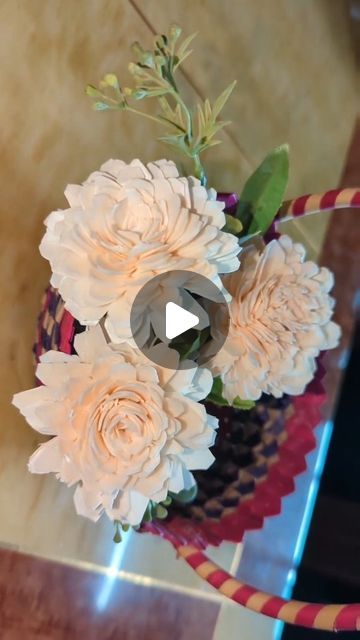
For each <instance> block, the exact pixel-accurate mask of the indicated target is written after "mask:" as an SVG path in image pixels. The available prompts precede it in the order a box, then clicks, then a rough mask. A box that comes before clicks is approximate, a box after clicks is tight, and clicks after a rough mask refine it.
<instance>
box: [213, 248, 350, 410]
mask: <svg viewBox="0 0 360 640" xmlns="http://www.w3.org/2000/svg"><path fill="white" fill-rule="evenodd" d="M223 282H224V285H225V287H226V288H227V290H228V291H229V292H230V294H231V295H232V296H233V298H232V301H231V303H230V305H229V310H230V328H229V333H228V337H227V339H226V342H225V344H224V346H223V348H222V349H221V350H220V351H219V353H217V354H216V356H215V357H214V358H213V360H212V362H210V364H208V366H209V367H210V368H211V370H212V372H213V374H214V375H215V376H221V379H222V381H223V384H224V389H223V393H224V396H225V398H226V399H227V400H228V401H229V402H232V401H233V400H234V398H236V397H237V396H239V397H240V398H241V399H243V400H257V399H258V398H260V396H261V394H262V393H267V394H271V395H273V396H275V397H276V398H279V397H281V396H282V395H283V394H284V393H288V394H290V395H298V394H301V393H303V391H304V390H305V387H306V385H307V384H308V383H309V382H310V381H311V380H312V378H313V376H314V373H315V368H316V363H315V358H316V357H317V356H318V355H319V352H320V351H321V350H323V349H332V348H333V347H336V346H337V344H338V341H339V337H340V328H339V326H338V325H337V324H335V323H334V322H332V321H331V320H330V318H331V316H332V313H333V306H334V301H333V299H332V298H331V297H330V296H329V294H328V293H329V291H330V289H331V288H332V286H333V276H332V274H331V273H330V271H328V269H325V268H320V267H318V266H317V265H316V264H314V263H313V262H306V261H305V249H304V247H303V246H302V245H300V244H294V243H293V242H292V240H291V239H290V238H289V237H288V236H281V237H280V239H279V240H273V241H272V242H270V243H269V244H268V245H267V246H265V248H264V249H263V251H262V252H259V251H257V250H256V249H255V248H254V247H252V248H251V249H249V250H247V251H244V252H243V253H242V261H241V267H240V269H239V271H237V272H236V273H234V274H232V275H230V276H225V277H224V278H223Z"/></svg>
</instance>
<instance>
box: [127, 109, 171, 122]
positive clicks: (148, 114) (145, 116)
mask: <svg viewBox="0 0 360 640" xmlns="http://www.w3.org/2000/svg"><path fill="white" fill-rule="evenodd" d="M125 111H131V113H135V114H136V115H138V116H144V118H148V120H152V121H153V122H157V124H161V125H163V126H164V121H163V120H160V118H157V117H156V116H152V115H150V113H146V112H145V111H140V110H139V109H134V108H133V107H129V106H127V107H126V108H125Z"/></svg>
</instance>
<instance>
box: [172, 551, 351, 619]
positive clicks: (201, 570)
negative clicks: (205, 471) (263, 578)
mask: <svg viewBox="0 0 360 640" xmlns="http://www.w3.org/2000/svg"><path fill="white" fill-rule="evenodd" d="M177 552H178V554H179V555H180V556H181V557H183V558H184V559H185V560H186V562H187V563H188V564H189V565H190V566H191V567H192V569H194V570H195V571H196V573H198V574H199V576H201V578H202V579H203V580H206V582H208V583H209V584H211V586H212V587H215V589H217V590H218V591H219V592H220V593H222V594H223V595H224V596H226V597H227V598H230V600H233V601H234V602H237V604H240V605H242V606H243V607H246V608H247V609H251V610H252V611H257V612H258V613H262V614H264V615H265V616H269V617H270V618H276V619H278V620H282V621H283V622H287V623H289V624H295V625H298V626H301V627H307V628H311V629H322V630H324V631H355V630H356V631H360V604H314V603H310V602H299V601H298V600H284V598H279V597H278V596H274V595H271V594H269V593H265V592H263V591H259V590H258V589H255V588H254V587H251V586H249V585H248V584H244V583H243V582H240V581H239V580H236V579H235V578H233V577H232V576H231V575H230V574H229V573H227V572H226V571H224V570H223V569H221V568H220V567H219V566H218V565H216V564H215V563H214V562H212V561H211V560H209V558H208V557H207V556H206V555H205V554H204V553H203V552H202V551H199V549H196V547H192V546H190V545H187V546H179V547H177Z"/></svg>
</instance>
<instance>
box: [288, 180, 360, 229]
mask: <svg viewBox="0 0 360 640" xmlns="http://www.w3.org/2000/svg"><path fill="white" fill-rule="evenodd" d="M351 207H354V208H356V207H360V189H359V188H347V189H332V190H331V191H325V193H320V194H318V195H314V194H308V195H306V196H300V198H295V200H288V201H287V202H284V204H283V205H282V207H281V208H280V210H279V212H278V214H277V216H276V222H279V221H280V220H281V221H282V222H284V221H285V220H292V219H294V218H297V217H299V216H308V215H312V214H313V213H319V212H320V211H331V210H332V209H348V208H351Z"/></svg>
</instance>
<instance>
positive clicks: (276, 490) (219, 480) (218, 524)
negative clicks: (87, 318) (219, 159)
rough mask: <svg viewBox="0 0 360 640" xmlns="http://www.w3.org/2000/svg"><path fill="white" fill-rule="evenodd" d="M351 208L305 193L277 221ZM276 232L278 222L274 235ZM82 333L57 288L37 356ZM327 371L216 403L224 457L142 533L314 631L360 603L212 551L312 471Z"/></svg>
mask: <svg viewBox="0 0 360 640" xmlns="http://www.w3.org/2000/svg"><path fill="white" fill-rule="evenodd" d="M224 199H225V197H224ZM226 204H227V207H228V209H227V210H228V211H229V212H231V209H232V208H233V207H234V205H235V204H236V196H235V194H232V195H231V196H230V198H229V197H227V198H226ZM346 207H360V190H358V189H342V190H341V189H338V190H333V191H328V192H326V193H324V194H321V195H308V196H303V197H301V198H297V199H296V200H292V201H290V202H287V203H285V204H284V205H283V207H282V208H281V210H280V211H279V213H278V216H277V220H285V219H286V220H288V219H291V218H294V217H296V216H303V215H310V214H312V213H316V212H319V211H325V210H332V209H338V208H346ZM274 233H276V224H275V225H274V227H273V229H272V231H271V232H270V235H269V237H270V236H271V234H274ZM82 330H83V327H81V326H80V325H79V324H78V323H77V321H75V320H74V318H73V317H72V316H71V314H70V313H69V312H68V311H67V310H66V309H65V307H64V301H63V300H62V298H61V296H60V295H59V293H58V292H57V290H56V289H54V288H53V287H51V286H49V287H48V289H47V291H46V292H45V295H44V299H43V304H42V309H41V312H40V315H39V318H38V329H37V338H36V343H35V346H34V356H35V360H36V361H38V359H39V357H40V355H41V354H42V353H45V352H46V351H48V350H50V349H55V350H60V351H62V352H64V353H74V349H73V340H74V336H75V335H76V333H78V332H80V331H82ZM323 373H324V371H323V368H322V365H321V362H319V363H318V372H317V376H316V379H315V381H314V382H313V383H311V385H310V386H309V387H308V388H307V389H306V392H305V393H304V394H303V395H302V396H300V397H296V398H290V397H284V398H281V399H280V400H276V399H275V398H271V397H269V396H264V397H262V398H261V400H260V401H258V402H257V404H256V406H255V407H254V408H253V409H252V410H251V411H238V410H234V409H228V408H222V409H219V408H218V407H214V406H209V412H210V413H213V414H216V415H217V416H218V418H219V423H220V428H219V432H218V436H217V440H216V442H215V448H214V455H215V459H216V461H215V463H214V464H213V465H212V467H210V469H208V470H207V471H200V472H197V473H196V472H195V473H194V475H195V476H196V480H197V483H198V487H199V491H198V495H197V497H196V499H195V501H194V502H193V503H191V504H190V505H179V504H175V503H173V504H172V505H171V506H170V507H169V516H168V518H167V519H166V520H154V521H152V522H151V523H147V524H145V525H144V526H143V527H142V530H143V531H147V532H150V533H153V534H156V535H161V536H162V537H164V538H166V539H168V540H169V541H170V542H171V543H172V544H173V545H174V547H175V548H176V549H177V552H178V554H179V555H180V556H181V557H183V558H184V559H185V560H186V562H187V563H188V564H189V565H190V566H191V567H192V568H193V569H194V570H195V571H196V572H197V573H198V575H199V576H201V578H202V579H204V580H206V581H207V582H208V583H209V584H211V585H212V586H213V587H214V588H215V589H217V590H218V591H219V592H221V593H222V594H223V595H224V596H226V597H228V598H230V599H231V600H233V601H235V602H236V603H238V604H240V605H243V606H245V607H247V608H249V609H252V610H253V611H257V612H259V613H263V614H264V615H267V616H270V617H272V618H277V619H279V620H283V621H284V622H288V623H292V624H296V625H301V626H305V627H309V628H317V629H323V630H332V631H340V630H354V629H357V630H360V604H351V605H345V604H341V605H323V604H310V603H306V602H298V601H295V600H290V601H286V600H284V599H282V598H280V597H277V596H274V595H271V594H267V593H263V592H261V591H258V590H257V589H256V588H254V587H251V586H249V585H246V584H243V583H241V582H239V581H238V580H236V579H235V578H233V577H232V576H230V575H229V574H228V573H227V572H226V571H224V570H223V569H221V568H220V567H218V566H217V565H216V564H214V563H213V562H212V561H210V560H209V558H208V557H207V556H206V555H205V553H204V549H205V548H206V547H207V546H208V545H209V544H211V545H219V544H221V542H223V541H225V540H226V541H230V542H240V541H241V540H242V538H243V535H244V533H245V532H246V531H248V530H251V529H258V528H261V527H262V525H263V522H264V519H265V517H267V516H271V515H275V514H278V513H280V511H281V499H282V497H284V496H285V495H288V494H289V493H291V492H292V491H293V490H294V487H295V485H294V478H295V477H296V475H297V474H299V473H301V472H302V471H304V470H305V469H306V454H307V453H308V452H309V451H311V450H312V449H313V448H314V447H315V443H316V441H315V437H314V433H313V432H314V429H315V427H316V426H317V425H318V424H319V423H320V421H321V406H322V404H323V402H324V400H325V393H324V391H323V388H322V385H321V377H322V375H323Z"/></svg>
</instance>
